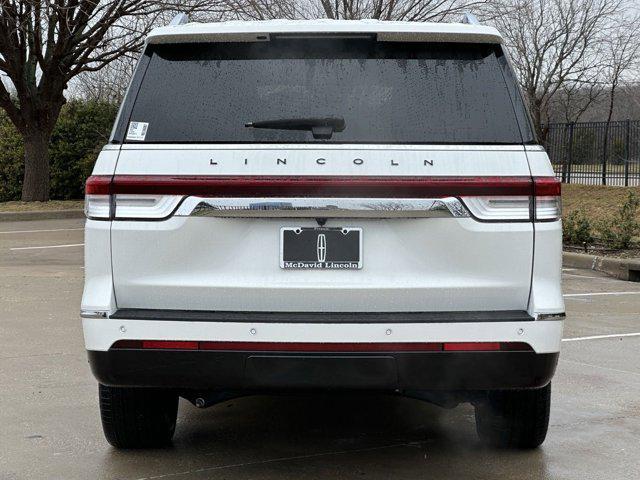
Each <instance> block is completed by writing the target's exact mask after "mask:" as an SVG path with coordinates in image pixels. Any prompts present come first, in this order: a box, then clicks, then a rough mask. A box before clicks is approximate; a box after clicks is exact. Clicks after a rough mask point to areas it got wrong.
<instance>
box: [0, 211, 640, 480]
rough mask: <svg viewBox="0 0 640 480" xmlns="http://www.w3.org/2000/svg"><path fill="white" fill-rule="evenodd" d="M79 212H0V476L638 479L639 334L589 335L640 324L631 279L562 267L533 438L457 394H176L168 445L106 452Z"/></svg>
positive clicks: (636, 328)
mask: <svg viewBox="0 0 640 480" xmlns="http://www.w3.org/2000/svg"><path fill="white" fill-rule="evenodd" d="M82 226H83V221H82V220H57V221H38V222H15V223H9V222H4V223H0V479H1V480H8V479H65V480H67V479H69V480H71V479H83V480H84V479H116V478H117V479H151V478H158V479H160V478H162V479H185V480H186V479H189V480H191V479H205V478H206V479H211V478H213V479H218V478H224V479H233V478H239V479H240V478H241V479H247V478H251V479H276V478H278V479H280V478H296V479H323V480H326V479H329V478H336V479H337V478H339V479H350V478H358V479H378V478H384V479H394V480H395V479H418V478H428V479H440V478H442V479H452V480H460V479H489V478H491V479H494V478H495V479H580V480H585V479H637V478H640V335H636V336H626V337H617V336H614V337H611V338H600V336H602V335H616V334H628V333H638V332H640V284H637V283H629V282H623V281H619V280H614V279H611V278H608V277H606V276H604V275H601V274H599V273H596V272H592V271H584V270H572V269H565V271H564V290H565V294H566V296H565V300H566V304H567V314H568V318H567V321H566V324H565V334H564V337H565V339H566V340H568V341H565V342H563V350H562V353H561V355H560V363H559V366H558V371H557V374H556V377H555V378H554V381H553V394H552V398H553V400H552V402H553V403H552V411H551V424H550V429H549V434H548V436H547V440H546V442H545V443H544V444H543V446H542V447H541V448H539V449H537V450H533V451H500V450H492V449H489V448H485V447H483V446H481V445H480V443H479V441H478V440H477V438H476V434H475V426H474V419H473V409H472V408H471V407H470V406H468V405H463V406H459V407H457V408H455V409H453V410H444V409H441V408H438V407H435V406H432V405H429V404H426V403H423V402H420V401H417V400H410V399H406V398H399V397H392V396H384V395H370V396H365V395H362V396H359V395H340V396H330V395H315V396H311V395H300V396H295V397H284V396H283V397H278V396H255V397H246V398H242V399H236V400H231V401H228V402H225V403H222V404H219V405H216V406H214V407H211V408H209V409H206V410H198V409H196V408H195V407H193V406H192V405H191V404H189V403H187V402H184V401H181V404H180V412H179V419H178V428H177V431H176V435H175V441H174V445H173V447H172V448H169V449H163V450H151V451H117V450H115V449H113V448H111V447H110V446H109V445H108V444H107V443H106V441H105V440H104V439H103V437H102V431H101V427H100V418H99V414H98V405H97V387H96V382H95V380H94V379H93V377H92V376H91V373H90V371H89V367H88V365H87V361H86V356H85V352H84V347H83V340H82V329H81V324H80V320H79V318H78V311H79V304H80V297H81V294H82V282H83V270H82V264H83V257H82V256H83V250H82V246H81V245H78V244H81V243H82V242H83V232H82ZM61 245H64V246H62V247H61ZM33 247H38V248H33ZM40 247H55V248H40ZM603 293H605V295H603ZM594 336H595V337H596V338H584V337H594Z"/></svg>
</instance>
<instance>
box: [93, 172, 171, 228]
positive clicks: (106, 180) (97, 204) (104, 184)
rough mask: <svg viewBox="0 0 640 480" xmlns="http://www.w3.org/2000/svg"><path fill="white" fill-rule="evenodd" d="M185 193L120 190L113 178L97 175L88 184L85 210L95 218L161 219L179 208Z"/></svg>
mask: <svg viewBox="0 0 640 480" xmlns="http://www.w3.org/2000/svg"><path fill="white" fill-rule="evenodd" d="M182 198H183V196H182V195H149V194H142V195H139V194H131V193H118V185H117V183H116V181H115V180H114V178H113V177H111V176H106V175H93V176H91V177H89V178H88V179H87V183H86V186H85V199H84V211H85V215H86V216H87V218H90V219H93V220H109V219H140V220H160V219H163V218H166V217H168V216H169V215H171V214H172V213H173V211H174V210H175V209H176V207H177V206H178V204H179V203H180V201H181V200H182Z"/></svg>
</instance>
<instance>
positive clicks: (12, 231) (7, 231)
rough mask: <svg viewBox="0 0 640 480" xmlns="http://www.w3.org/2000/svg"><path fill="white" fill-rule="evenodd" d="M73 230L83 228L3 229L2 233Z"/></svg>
mask: <svg viewBox="0 0 640 480" xmlns="http://www.w3.org/2000/svg"><path fill="white" fill-rule="evenodd" d="M74 230H84V228H52V229H50V230H5V231H4V232H0V234H2V233H41V232H72V231H74Z"/></svg>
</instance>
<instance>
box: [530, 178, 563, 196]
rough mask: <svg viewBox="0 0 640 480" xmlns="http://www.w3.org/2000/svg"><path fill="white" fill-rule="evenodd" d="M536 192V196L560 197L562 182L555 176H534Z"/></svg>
mask: <svg viewBox="0 0 640 480" xmlns="http://www.w3.org/2000/svg"><path fill="white" fill-rule="evenodd" d="M533 181H534V194H535V196H536V197H559V196H560V195H561V193H562V183H560V180H558V179H556V178H555V177H534V179H533Z"/></svg>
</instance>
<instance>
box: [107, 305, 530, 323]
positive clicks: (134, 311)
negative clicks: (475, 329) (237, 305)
mask: <svg viewBox="0 0 640 480" xmlns="http://www.w3.org/2000/svg"><path fill="white" fill-rule="evenodd" d="M110 318H113V319H125V320H165V321H174V322H176V321H183V322H258V323H453V322H530V321H533V320H534V318H533V317H532V316H531V315H529V314H528V313H527V312H526V311H523V310H495V311H462V312H225V311H206V310H156V309H143V308H121V309H119V310H117V311H116V312H115V313H113V314H112V315H111V317H110Z"/></svg>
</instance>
